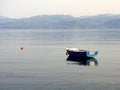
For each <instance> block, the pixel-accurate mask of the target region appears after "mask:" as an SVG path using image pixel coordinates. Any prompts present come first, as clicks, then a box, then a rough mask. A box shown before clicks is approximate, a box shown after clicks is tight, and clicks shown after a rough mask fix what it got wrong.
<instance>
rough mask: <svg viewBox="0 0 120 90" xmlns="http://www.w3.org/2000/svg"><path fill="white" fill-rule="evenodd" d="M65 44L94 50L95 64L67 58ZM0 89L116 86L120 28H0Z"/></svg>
mask: <svg viewBox="0 0 120 90" xmlns="http://www.w3.org/2000/svg"><path fill="white" fill-rule="evenodd" d="M20 47H24V50H23V51H20ZM66 47H77V48H81V49H87V50H98V51H99V55H98V56H97V57H95V59H96V60H97V61H98V66H85V65H80V64H77V63H74V62H71V61H67V60H66V59H67V56H66V55H65V48H66ZM0 90H120V29H102V30H101V29H70V30H69V29H60V30H59V29H57V30H44V29H40V30H32V29H31V30H23V29H22V30H21V29H13V30H12V29H10V30H6V29H1V30H0Z"/></svg>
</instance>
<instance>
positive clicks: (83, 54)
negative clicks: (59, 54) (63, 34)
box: [66, 50, 98, 57]
mask: <svg viewBox="0 0 120 90" xmlns="http://www.w3.org/2000/svg"><path fill="white" fill-rule="evenodd" d="M66 51H67V55H69V56H74V57H94V56H96V55H97V54H98V51H94V52H90V51H86V52H76V51H71V50H66Z"/></svg>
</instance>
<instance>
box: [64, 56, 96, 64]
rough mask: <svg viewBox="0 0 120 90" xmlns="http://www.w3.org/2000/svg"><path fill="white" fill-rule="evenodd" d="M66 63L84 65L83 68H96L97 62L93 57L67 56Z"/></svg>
mask: <svg viewBox="0 0 120 90" xmlns="http://www.w3.org/2000/svg"><path fill="white" fill-rule="evenodd" d="M66 60H67V61H70V62H72V63H71V64H77V65H85V66H98V61H97V60H96V59H95V58H93V57H73V56H68V58H67V59H66Z"/></svg>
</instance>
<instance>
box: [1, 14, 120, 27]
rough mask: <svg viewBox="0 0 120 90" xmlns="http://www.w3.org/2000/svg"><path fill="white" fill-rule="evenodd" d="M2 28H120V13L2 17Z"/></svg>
mask: <svg viewBox="0 0 120 90" xmlns="http://www.w3.org/2000/svg"><path fill="white" fill-rule="evenodd" d="M0 28H24V29H25V28H34V29H39V28H44V29H79V28H120V15H111V14H104V15H97V16H81V17H73V16H70V15H40V16H33V17H30V18H21V19H13V18H6V17H0Z"/></svg>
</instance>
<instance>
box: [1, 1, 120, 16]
mask: <svg viewBox="0 0 120 90" xmlns="http://www.w3.org/2000/svg"><path fill="white" fill-rule="evenodd" d="M43 14H49V15H53V14H64V15H72V16H75V17H76V16H86V15H97V14H120V0H0V16H7V17H14V18H21V17H30V16H35V15H43Z"/></svg>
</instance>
